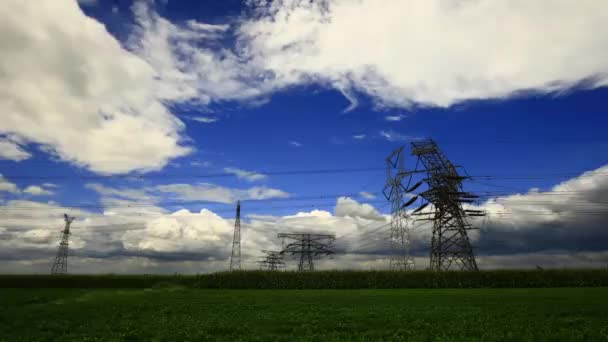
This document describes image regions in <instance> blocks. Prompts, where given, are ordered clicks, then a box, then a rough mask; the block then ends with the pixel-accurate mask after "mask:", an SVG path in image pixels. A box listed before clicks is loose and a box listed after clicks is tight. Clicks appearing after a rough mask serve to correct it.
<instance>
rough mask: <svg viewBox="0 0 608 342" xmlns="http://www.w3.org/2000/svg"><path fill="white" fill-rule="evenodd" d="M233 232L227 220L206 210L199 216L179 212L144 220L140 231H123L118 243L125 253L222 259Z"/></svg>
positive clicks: (185, 211)
mask: <svg viewBox="0 0 608 342" xmlns="http://www.w3.org/2000/svg"><path fill="white" fill-rule="evenodd" d="M233 231H234V228H233V226H232V225H231V224H230V223H229V221H228V220H225V219H223V218H222V217H220V216H218V215H216V214H214V213H213V212H211V211H209V210H207V209H202V210H201V211H200V213H191V212H190V211H188V210H185V209H182V210H178V211H176V212H174V213H172V214H169V215H164V216H162V217H159V218H156V219H152V220H150V221H148V222H147V223H146V227H145V229H143V230H130V231H127V232H126V233H125V234H124V235H123V239H122V240H123V243H124V246H125V248H126V249H128V250H148V251H154V252H180V253H184V252H186V253H188V252H195V253H201V252H204V253H206V254H208V255H213V256H217V255H221V256H225V255H226V254H227V251H228V250H227V248H226V246H227V245H229V243H230V242H231V240H232V232H233Z"/></svg>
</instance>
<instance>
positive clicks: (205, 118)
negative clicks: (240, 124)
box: [190, 116, 219, 123]
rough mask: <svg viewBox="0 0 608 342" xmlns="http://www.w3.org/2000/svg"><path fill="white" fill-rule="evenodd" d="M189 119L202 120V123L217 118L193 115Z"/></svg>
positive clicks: (211, 121) (210, 121)
mask: <svg viewBox="0 0 608 342" xmlns="http://www.w3.org/2000/svg"><path fill="white" fill-rule="evenodd" d="M190 120H194V121H197V122H202V123H213V122H216V121H218V120H219V119H218V118H212V117H208V116H193V117H191V118H190Z"/></svg>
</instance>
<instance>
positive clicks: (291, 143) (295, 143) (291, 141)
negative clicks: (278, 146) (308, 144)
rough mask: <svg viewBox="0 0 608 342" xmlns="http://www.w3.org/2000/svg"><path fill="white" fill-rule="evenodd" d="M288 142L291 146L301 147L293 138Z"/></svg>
mask: <svg viewBox="0 0 608 342" xmlns="http://www.w3.org/2000/svg"><path fill="white" fill-rule="evenodd" d="M288 143H289V145H291V146H293V147H301V146H302V144H301V143H299V142H297V141H295V140H290V141H288Z"/></svg>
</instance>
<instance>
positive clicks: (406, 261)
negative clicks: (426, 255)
mask: <svg viewBox="0 0 608 342" xmlns="http://www.w3.org/2000/svg"><path fill="white" fill-rule="evenodd" d="M406 176H407V173H406V172H405V170H404V157H403V146H401V147H399V148H397V149H396V150H394V151H393V152H392V153H391V154H390V155H389V156H388V157H387V158H386V185H385V186H384V190H383V193H384V197H386V199H387V200H388V201H390V202H391V239H390V248H391V259H390V263H389V267H390V269H391V270H393V271H406V270H413V269H414V259H413V258H412V257H411V255H410V226H409V221H410V218H409V216H408V215H407V212H406V209H405V207H406V206H407V205H406V204H404V199H405V195H406V193H407V192H408V191H407V189H406V187H404V186H403V180H404V178H406ZM409 179H410V180H411V175H410V177H409ZM408 183H409V182H408ZM407 186H409V184H408V185H407ZM408 204H409V203H408Z"/></svg>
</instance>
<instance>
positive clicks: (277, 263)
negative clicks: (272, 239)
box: [258, 251, 285, 271]
mask: <svg viewBox="0 0 608 342" xmlns="http://www.w3.org/2000/svg"><path fill="white" fill-rule="evenodd" d="M262 252H263V253H265V254H266V256H265V257H264V259H262V260H260V261H258V263H259V264H260V268H261V269H263V270H267V271H278V270H281V269H284V268H285V261H283V257H284V255H283V253H281V252H280V251H262Z"/></svg>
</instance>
